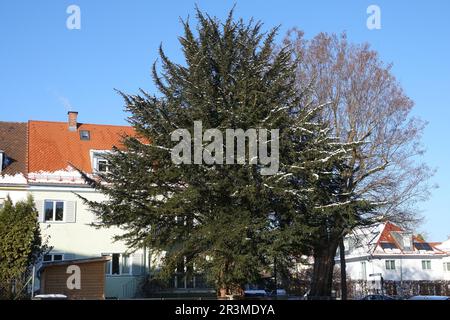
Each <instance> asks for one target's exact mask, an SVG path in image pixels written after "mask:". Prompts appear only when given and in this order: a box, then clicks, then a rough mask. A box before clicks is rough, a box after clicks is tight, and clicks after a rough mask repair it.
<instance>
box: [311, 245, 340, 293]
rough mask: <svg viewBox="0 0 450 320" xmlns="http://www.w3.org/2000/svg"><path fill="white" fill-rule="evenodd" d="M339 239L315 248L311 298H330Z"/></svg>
mask: <svg viewBox="0 0 450 320" xmlns="http://www.w3.org/2000/svg"><path fill="white" fill-rule="evenodd" d="M337 247H338V241H337V240H336V241H332V242H331V241H330V242H328V246H327V247H322V248H318V249H316V250H315V252H314V254H313V257H314V268H313V275H312V281H311V290H310V292H309V299H312V300H313V299H330V298H331V288H332V284H333V268H334V257H335V255H336V249H337Z"/></svg>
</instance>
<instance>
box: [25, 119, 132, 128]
mask: <svg viewBox="0 0 450 320" xmlns="http://www.w3.org/2000/svg"><path fill="white" fill-rule="evenodd" d="M28 122H29V123H34V122H39V123H52V124H64V125H65V124H67V122H65V121H47V120H29V121H28ZM78 125H89V126H102V127H121V128H133V127H132V126H130V125H119V124H102V123H84V122H78Z"/></svg>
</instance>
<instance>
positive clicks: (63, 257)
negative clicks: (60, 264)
mask: <svg viewBox="0 0 450 320" xmlns="http://www.w3.org/2000/svg"><path fill="white" fill-rule="evenodd" d="M45 256H51V259H50V260H47V261H44V258H42V262H54V261H64V260H65V255H64V253H59V252H53V253H47V254H45V255H44V257H45ZM55 256H61V260H55Z"/></svg>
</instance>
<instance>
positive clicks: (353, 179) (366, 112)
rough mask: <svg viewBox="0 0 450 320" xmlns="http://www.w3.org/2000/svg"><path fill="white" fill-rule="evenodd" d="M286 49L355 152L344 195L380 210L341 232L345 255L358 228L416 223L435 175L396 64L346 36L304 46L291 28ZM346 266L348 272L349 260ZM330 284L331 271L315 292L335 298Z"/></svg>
mask: <svg viewBox="0 0 450 320" xmlns="http://www.w3.org/2000/svg"><path fill="white" fill-rule="evenodd" d="M284 44H285V45H287V46H290V47H291V48H292V49H293V55H294V56H293V58H294V59H297V61H298V68H297V78H298V86H299V89H300V90H304V88H305V86H310V87H311V90H312V95H313V99H314V100H315V101H314V102H315V103H317V104H320V103H323V102H330V105H329V106H330V107H329V108H327V109H325V110H324V114H323V117H324V119H326V120H327V121H328V122H329V124H330V126H331V128H332V131H333V134H334V135H335V136H336V137H338V138H339V139H340V141H341V142H342V143H346V144H348V145H349V146H351V148H350V149H351V152H350V155H349V157H348V160H347V166H348V169H347V170H345V171H344V172H343V175H344V177H343V178H344V179H343V181H345V188H344V189H345V190H346V192H347V193H348V195H352V197H354V196H355V195H356V196H358V197H359V198H360V199H363V200H365V201H368V202H369V203H370V204H371V205H374V206H375V207H376V208H377V209H376V210H374V211H373V212H371V213H370V214H367V213H365V214H363V215H359V216H358V215H357V214H356V216H354V217H353V218H352V217H348V218H349V219H348V220H347V222H346V223H347V224H346V226H339V228H341V229H342V230H338V231H339V232H340V233H341V239H340V242H341V245H340V247H341V249H343V242H342V239H343V237H344V236H345V235H346V234H348V233H349V232H351V230H352V229H354V228H355V227H357V226H359V225H364V224H371V223H373V222H376V221H380V220H388V219H389V220H391V221H395V222H398V223H402V224H405V223H410V222H413V221H415V220H416V221H417V219H418V215H417V212H416V210H415V204H416V202H417V201H420V200H424V199H426V198H427V196H428V194H429V189H430V186H429V184H428V181H429V178H430V177H431V175H432V174H433V172H432V170H430V168H429V167H428V166H427V165H425V164H423V163H421V162H420V161H419V160H420V159H419V158H420V157H419V156H420V155H422V154H423V152H424V150H423V149H422V147H421V144H420V138H421V134H422V131H423V129H424V126H425V123H424V122H423V121H421V120H420V119H417V118H414V117H412V115H411V110H412V108H413V105H414V103H413V101H412V100H411V99H410V98H409V97H408V96H407V95H406V94H405V92H404V91H403V89H402V88H401V86H400V84H399V82H398V81H397V79H396V78H395V77H394V75H393V74H392V65H390V64H385V63H383V62H382V61H381V59H380V57H379V55H378V53H377V52H376V51H374V50H372V49H371V48H370V47H369V45H368V44H361V45H355V44H350V43H348V41H347V37H346V34H345V33H344V34H342V35H340V36H338V35H335V34H332V35H330V34H326V33H320V34H318V35H317V36H315V37H314V38H313V39H311V40H306V39H305V38H304V34H303V32H302V31H300V30H297V29H293V30H291V31H289V33H288V35H287V37H286V38H285V41H284ZM341 199H343V200H342V201H343V202H349V201H352V199H351V198H349V199H346V198H345V197H343V198H341ZM335 231H336V230H334V232H335ZM334 254H335V252H334V253H333V257H329V259H328V261H315V264H316V265H317V268H315V269H317V270H323V268H320V267H318V266H319V265H320V264H323V263H333V264H334ZM341 261H342V259H341ZM342 267H343V270H345V260H343V266H342ZM328 269H329V268H328ZM342 276H343V277H345V272H344V273H343V274H342ZM331 278H332V273H329V276H328V277H324V276H323V275H316V274H315V275H313V281H312V288H311V292H312V294H313V295H317V296H325V295H329V293H330V290H331V281H332V279H331ZM324 282H325V283H326V285H324ZM342 283H345V281H343V282H342ZM324 288H329V289H324ZM344 290H345V288H344ZM344 298H345V292H344Z"/></svg>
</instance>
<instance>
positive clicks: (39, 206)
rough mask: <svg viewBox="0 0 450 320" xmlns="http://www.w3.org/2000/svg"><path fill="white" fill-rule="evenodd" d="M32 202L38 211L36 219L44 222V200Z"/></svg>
mask: <svg viewBox="0 0 450 320" xmlns="http://www.w3.org/2000/svg"><path fill="white" fill-rule="evenodd" d="M34 204H35V206H36V210H37V212H38V221H39V222H44V201H42V200H35V201H34Z"/></svg>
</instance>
